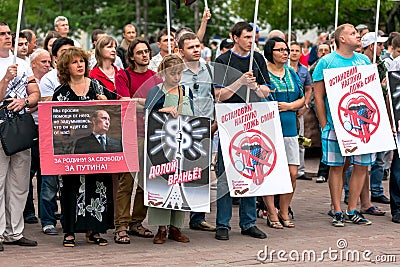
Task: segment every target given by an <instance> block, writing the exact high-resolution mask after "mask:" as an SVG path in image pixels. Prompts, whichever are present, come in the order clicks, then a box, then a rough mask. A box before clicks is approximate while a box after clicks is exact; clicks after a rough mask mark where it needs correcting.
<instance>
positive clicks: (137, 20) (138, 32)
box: [136, 0, 141, 36]
mask: <svg viewBox="0 0 400 267" xmlns="http://www.w3.org/2000/svg"><path fill="white" fill-rule="evenodd" d="M140 32H141V27H140V0H136V36H139V34H140Z"/></svg>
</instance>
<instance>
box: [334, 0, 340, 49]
mask: <svg viewBox="0 0 400 267" xmlns="http://www.w3.org/2000/svg"><path fill="white" fill-rule="evenodd" d="M338 21H339V0H336V7H335V30H336V29H337V27H338ZM333 48H334V50H335V51H336V42H333Z"/></svg>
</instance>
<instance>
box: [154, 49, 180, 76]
mask: <svg viewBox="0 0 400 267" xmlns="http://www.w3.org/2000/svg"><path fill="white" fill-rule="evenodd" d="M169 68H173V69H174V70H179V71H182V70H183V69H184V65H183V60H182V58H181V57H180V56H178V55H177V54H169V55H166V56H165V57H164V58H163V60H162V61H161V63H160V65H159V66H158V69H157V71H158V74H159V75H160V76H164V74H165V70H166V69H169Z"/></svg>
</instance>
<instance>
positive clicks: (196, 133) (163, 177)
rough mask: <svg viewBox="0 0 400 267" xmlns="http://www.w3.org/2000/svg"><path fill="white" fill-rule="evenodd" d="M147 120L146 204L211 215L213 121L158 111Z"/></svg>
mask: <svg viewBox="0 0 400 267" xmlns="http://www.w3.org/2000/svg"><path fill="white" fill-rule="evenodd" d="M146 118H147V123H146V142H145V149H144V151H145V164H144V166H145V168H144V171H145V173H144V177H145V179H144V180H145V183H144V192H145V197H144V202H145V205H146V206H149V207H154V208H162V209H173V210H182V211H196V212H210V165H211V164H210V163H211V144H212V142H211V136H210V135H211V134H210V128H211V122H210V120H209V119H208V118H203V117H192V116H184V115H179V116H178V117H177V118H174V117H172V116H171V115H170V114H166V113H158V112H150V113H148V114H147V115H146Z"/></svg>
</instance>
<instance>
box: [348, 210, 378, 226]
mask: <svg viewBox="0 0 400 267" xmlns="http://www.w3.org/2000/svg"><path fill="white" fill-rule="evenodd" d="M346 215H347V217H349V219H350V220H351V221H352V222H353V223H355V224H363V225H371V224H372V222H371V221H370V220H368V219H366V218H364V215H362V214H361V213H360V212H359V211H358V210H354V214H349V213H348V212H347V211H346Z"/></svg>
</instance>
